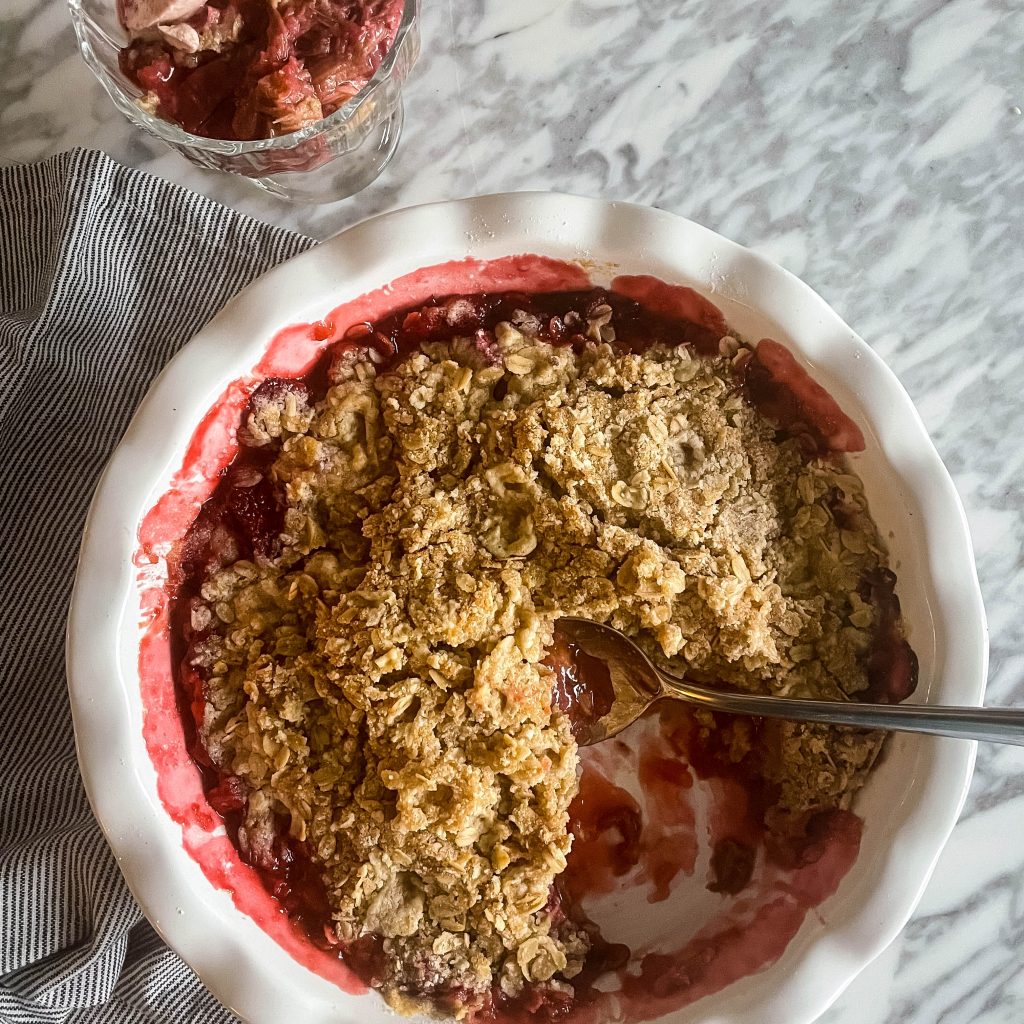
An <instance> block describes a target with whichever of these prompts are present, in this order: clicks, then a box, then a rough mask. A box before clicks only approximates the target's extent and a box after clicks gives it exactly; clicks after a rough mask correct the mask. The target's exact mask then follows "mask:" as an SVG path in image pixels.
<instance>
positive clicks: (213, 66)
mask: <svg viewBox="0 0 1024 1024" xmlns="http://www.w3.org/2000/svg"><path fill="white" fill-rule="evenodd" d="M404 9H405V0H119V4H118V10H119V14H120V18H121V23H122V25H123V26H124V28H125V29H126V30H127V31H128V33H129V35H130V37H131V42H130V43H129V44H128V45H127V46H126V47H125V48H124V49H123V50H122V51H121V55H120V64H121V70H122V72H124V74H125V75H126V76H127V77H128V78H129V79H131V81H133V82H134V83H135V84H136V85H138V86H139V88H140V89H142V90H143V99H142V101H141V102H142V105H143V106H144V107H145V108H146V109H148V110H149V111H150V113H153V114H156V115H158V116H160V117H162V118H165V119H166V120H168V121H174V122H176V123H177V124H179V125H181V127H182V128H184V129H185V130H186V131H189V132H192V133H193V134H196V135H204V136H206V137H208V138H213V139H237V140H240V141H246V140H250V139H270V138H274V137H276V136H278V135H287V134H288V133H289V132H294V131H298V130H299V129H300V128H305V127H306V126H307V125H311V124H315V123H316V122H317V121H319V120H320V119H321V118H324V117H327V115H329V114H333V113H334V111H336V110H337V109H338V108H339V107H342V106H344V104H345V103H346V102H348V100H350V99H351V98H352V97H353V96H355V94H356V93H357V92H359V90H360V89H361V88H362V87H363V86H364V85H365V84H366V83H367V82H368V81H369V80H370V78H372V77H373V74H374V72H375V71H376V70H377V68H378V67H380V65H381V62H382V61H383V60H384V57H385V55H386V54H387V52H388V50H389V49H390V48H391V44H392V43H393V42H394V39H395V36H396V34H397V32H398V26H399V24H400V22H401V20H402V12H403V10H404Z"/></svg>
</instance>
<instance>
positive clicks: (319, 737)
mask: <svg viewBox="0 0 1024 1024" xmlns="http://www.w3.org/2000/svg"><path fill="white" fill-rule="evenodd" d="M515 320H516V323H515V325H513V324H512V323H502V324H499V325H498V327H497V329H496V330H495V332H494V342H493V347H492V349H491V350H490V351H483V350H482V349H481V347H480V345H478V344H474V343H473V341H472V339H456V340H454V341H451V342H430V343H425V344H424V345H423V346H422V350H421V351H419V352H416V353H414V354H413V355H411V356H410V357H409V358H407V359H406V360H404V361H403V362H401V363H399V364H398V365H397V366H396V367H395V368H394V369H391V370H389V371H388V372H386V373H379V372H378V370H377V365H376V362H375V360H374V359H372V358H370V356H369V355H368V354H367V353H366V352H365V351H363V352H356V351H352V352H349V353H347V355H346V356H345V357H343V358H342V359H341V360H339V361H337V362H336V363H335V365H334V367H333V370H332V383H331V386H330V389H329V390H328V392H327V395H326V398H325V399H324V400H323V401H320V402H317V403H315V404H310V401H309V400H308V399H307V397H306V394H305V393H304V392H302V391H301V390H289V389H287V388H285V389H281V390H279V391H277V392H276V393H273V392H272V393H269V394H268V395H267V396H266V397H265V398H262V399H261V400H259V401H258V402H257V403H256V404H255V407H254V408H253V409H252V410H251V411H250V414H249V415H248V417H247V420H246V422H245V423H244V424H243V427H242V431H241V435H240V437H241V440H242V441H243V443H244V444H246V445H248V446H249V447H255V448H266V449H267V450H271V451H273V452H276V456H275V457H274V459H273V461H272V463H270V464H269V466H268V468H267V470H266V471H265V472H266V474H267V475H268V476H269V477H270V478H271V479H272V480H274V481H275V482H276V483H277V484H279V485H280V486H282V487H283V489H284V494H285V496H286V511H285V518H284V530H283V533H282V535H281V538H280V541H281V543H280V552H279V554H277V555H276V556H275V557H273V558H257V559H256V560H254V561H249V560H240V561H237V562H235V563H234V564H231V565H229V566H228V567H226V568H223V569H221V570H219V571H216V572H214V573H213V574H212V575H210V576H209V578H207V579H206V580H205V581H204V582H203V584H202V587H201V592H200V594H199V595H198V596H197V597H195V598H193V599H192V602H191V620H192V622H191V625H192V628H193V630H195V631H196V634H197V635H198V636H199V637H201V639H200V640H198V641H196V642H194V644H193V646H192V648H191V658H192V661H193V663H194V665H195V666H196V668H197V669H198V671H199V672H200V673H201V674H202V676H203V678H204V679H205V680H206V684H205V692H206V698H207V703H206V707H205V713H204V719H203V724H202V728H201V734H202V736H201V738H202V740H203V742H204V744H205V746H206V748H207V750H208V752H209V754H210V756H211V758H212V760H213V761H214V763H215V764H216V765H217V766H218V767H219V768H220V769H221V770H222V771H224V772H225V773H228V774H230V775H233V776H237V777H238V778H239V779H240V780H242V783H243V784H244V786H245V788H246V790H247V793H248V806H247V810H246V813H245V820H244V823H243V825H242V827H241V828H240V830H239V842H240V844H241V846H242V849H243V852H244V853H247V854H248V855H249V856H251V857H254V858H256V859H257V860H258V858H259V856H260V853H261V850H265V849H267V848H269V846H270V844H271V843H272V842H273V840H274V837H275V835H276V834H277V828H278V825H277V822H278V821H279V820H280V819H281V818H282V817H283V818H284V820H285V821H286V822H287V823H288V828H289V830H290V834H291V836H292V837H293V838H294V839H295V840H298V841H303V842H305V843H306V844H307V845H308V849H309V850H310V851H311V855H312V857H313V858H314V860H315V862H316V864H317V865H319V867H320V870H321V872H322V875H323V878H324V881H325V884H326V888H327V897H328V900H329V903H330V907H331V910H332V914H333V921H334V925H333V929H334V933H335V936H336V938H337V940H338V941H339V942H340V943H342V944H344V943H350V942H352V941H354V940H356V939H357V938H359V937H360V936H363V935H367V934H371V933H376V934H378V935H380V936H383V938H384V944H383V954H384V962H385V976H384V978H383V979H382V983H381V989H382V991H383V992H384V994H385V996H386V997H387V998H388V999H389V1001H390V1002H391V1003H392V1004H393V1005H395V1006H396V1007H397V1008H399V1009H402V1010H411V1009H416V1008H418V1007H420V1008H421V1000H422V999H423V998H424V997H429V996H430V995H431V994H432V993H439V992H452V991H457V992H459V993H460V998H461V1001H462V1005H463V1009H464V1011H465V1010H470V1009H472V1008H473V1006H474V1005H476V1006H478V1005H480V1003H481V1001H482V1000H483V998H484V997H485V995H486V993H488V992H489V991H490V990H491V988H492V986H493V985H494V984H495V983H497V984H498V985H500V987H501V989H502V991H504V992H505V993H507V994H509V995H515V994H517V993H519V992H520V991H522V990H523V988H524V987H525V986H528V985H530V984H534V983H539V982H545V983H548V984H549V985H550V986H554V987H561V988H563V989H566V990H568V988H567V987H568V986H571V985H572V979H573V977H574V976H575V975H577V974H578V973H579V971H580V970H581V968H582V965H583V961H584V959H585V957H586V954H587V950H588V945H589V939H588V936H587V933H586V932H585V931H583V930H582V929H581V928H579V927H577V926H576V925H574V924H573V923H571V922H570V921H566V920H564V919H561V918H560V917H559V916H558V915H556V914H554V913H553V912H552V909H551V906H550V904H549V893H550V891H551V888H552V884H553V882H554V880H555V878H556V876H557V875H558V874H559V873H560V872H561V871H562V870H563V869H564V868H565V865H566V855H567V854H568V852H569V849H570V844H571V836H570V834H569V832H568V831H567V821H568V815H567V809H568V806H569V803H570V801H571V800H572V798H573V796H574V794H575V792H576V788H577V761H578V759H577V750H576V745H575V742H574V740H573V738H572V735H571V732H570V729H569V723H568V721H567V719H566V717H565V715H564V714H563V713H562V712H561V711H559V710H558V708H553V707H552V700H551V693H552V679H553V676H552V670H551V669H550V668H549V667H548V666H547V665H546V664H545V663H544V658H545V652H546V650H547V649H548V648H549V646H550V645H551V643H552V635H553V625H554V622H555V620H556V619H557V618H559V617H560V616H561V615H564V614H573V615H584V616H588V617H591V618H594V619H598V620H601V621H607V622H610V623H611V624H612V625H614V626H616V627H617V628H619V629H621V630H623V631H624V632H626V633H627V634H629V635H630V636H633V637H636V638H637V639H639V641H640V642H641V643H642V644H643V646H644V647H645V648H646V649H647V650H648V651H649V652H650V653H651V654H652V655H653V656H655V657H657V658H661V659H663V660H665V659H682V662H683V664H684V665H685V666H686V667H687V669H688V670H690V671H693V672H695V673H706V674H707V676H708V678H711V679H717V680H721V681H724V682H726V683H729V684H732V685H734V686H738V687H741V688H745V689H749V690H754V691H759V692H766V693H772V694H789V695H795V696H811V697H823V698H832V699H844V698H848V697H852V696H853V695H855V694H856V693H857V692H859V691H862V690H864V689H865V688H866V687H867V685H868V682H867V675H866V670H865V657H866V654H867V652H868V647H869V643H870V640H871V636H872V630H873V629H874V628H875V627H876V626H877V617H878V615H879V611H878V609H877V608H876V607H875V606H874V605H873V604H872V603H871V602H870V601H868V600H866V599H865V597H864V590H863V586H862V581H863V580H864V578H865V577H866V576H869V575H870V574H871V573H873V572H877V571H878V570H879V569H880V568H881V567H884V566H885V558H886V556H885V551H884V547H883V544H882V542H881V540H880V539H879V536H878V533H877V531H876V529H875V527H874V525H873V524H872V522H871V520H870V518H869V517H868V515H867V510H866V505H865V500H864V496H863V491H862V488H861V484H860V481H859V480H858V479H857V477H856V476H854V475H853V474H852V473H851V472H849V471H848V470H847V469H846V468H845V467H844V465H843V463H842V460H841V459H838V458H832V459H820V458H815V459H811V460H810V461H809V460H808V458H807V455H806V452H805V451H803V450H802V449H801V447H800V445H799V443H798V442H797V441H796V440H792V439H790V440H786V439H782V438H780V437H779V436H778V435H777V432H776V430H775V429H773V427H772V426H770V425H769V424H768V423H767V422H766V421H765V420H764V419H763V418H762V417H761V416H760V415H759V414H758V413H757V412H756V411H755V409H754V408H753V407H752V406H751V405H750V404H749V403H748V402H747V401H746V400H745V398H744V397H743V395H742V394H741V393H740V391H739V390H738V388H737V386H736V381H735V376H734V365H735V364H737V363H738V362H740V361H742V360H743V359H745V358H747V357H748V356H749V350H748V349H747V348H746V347H745V346H743V345H742V344H741V343H740V342H739V341H738V340H737V339H735V338H732V337H726V338H723V339H722V342H721V346H720V349H721V351H720V355H718V356H717V357H715V358H701V357H698V356H696V355H694V354H693V353H692V352H691V351H690V350H689V349H687V348H667V347H655V348H652V349H649V350H647V351H646V352H643V353H642V354H635V353H633V354H631V353H624V352H622V351H620V350H619V349H617V348H616V347H615V346H614V345H613V344H611V342H613V340H614V322H613V321H612V317H611V310H610V309H608V308H607V307H604V308H599V309H597V310H596V311H594V315H593V316H592V317H591V319H590V321H589V324H588V333H589V336H590V337H591V339H592V340H593V344H592V345H591V346H588V347H587V348H586V349H584V350H583V351H578V352H577V351H574V350H573V349H572V348H571V347H555V346H552V345H550V344H548V343H547V342H545V341H541V340H539V339H538V337H537V332H536V327H537V325H536V322H535V321H534V320H533V319H532V318H531V317H530V316H529V315H525V314H524V315H522V316H518V317H516V318H515ZM259 479H260V475H259V473H256V472H255V471H254V479H253V484H254V485H255V484H257V483H258V481H259ZM840 524H841V525H840ZM706 724H707V727H708V728H712V727H713V726H712V720H711V719H710V718H708V719H707V721H706ZM773 735H774V736H775V737H776V742H775V743H774V745H773V751H772V752H771V754H770V755H766V756H765V759H764V772H765V774H766V776H767V777H768V778H769V779H771V780H773V781H774V782H776V783H778V785H779V787H780V796H779V802H778V808H779V812H780V813H781V814H783V815H785V814H799V813H800V812H804V811H807V810H808V809H813V808H816V807H822V806H846V805H847V804H848V803H849V800H850V798H851V796H852V795H853V793H854V791H855V790H856V789H857V787H858V786H859V784H860V782H861V781H862V779H863V777H864V775H865V773H866V772H867V770H868V769H869V768H870V765H871V763H872V761H873V759H874V757H875V755H876V753H877V751H878V747H879V744H880V739H879V737H878V736H877V735H872V734H865V733H858V732H853V731H848V730H847V731H844V730H838V729H830V728H825V727H811V726H801V725H795V724H787V725H783V726H779V727H778V729H777V730H776V731H775V732H774V733H773ZM730 742H732V743H733V744H734V745H735V746H736V748H737V753H736V756H737V759H738V758H739V757H740V756H742V754H743V753H744V752H745V751H747V750H749V748H750V744H751V743H752V742H754V741H753V740H752V739H751V737H750V735H749V729H747V728H746V723H742V722H738V723H737V724H736V726H735V727H734V729H733V733H732V736H731V740H730Z"/></svg>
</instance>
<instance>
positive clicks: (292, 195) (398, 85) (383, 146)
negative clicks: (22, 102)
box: [68, 0, 420, 203]
mask: <svg viewBox="0 0 1024 1024" xmlns="http://www.w3.org/2000/svg"><path fill="white" fill-rule="evenodd" d="M68 5H69V8H70V10H71V17H72V22H73V24H74V27H75V34H76V36H77V38H78V44H79V49H80V50H81V53H82V56H83V57H84V59H85V61H86V63H87V64H88V65H89V67H90V68H91V69H92V71H93V73H94V74H95V75H96V77H97V78H98V79H99V81H100V83H101V84H102V85H103V87H104V89H105V90H106V92H107V94H108V95H109V96H110V98H111V99H112V100H113V101H114V104H115V105H116V106H117V108H118V109H119V110H120V111H121V112H122V113H123V114H124V115H125V116H126V117H127V118H128V119H129V120H130V121H131V122H132V123H133V124H135V125H136V126H137V127H139V128H141V129H142V130H143V131H145V132H147V133H148V134H150V135H153V136H155V137H156V138H158V139H160V140H161V141H163V142H164V143H166V144H167V145H168V146H170V147H171V148H172V149H174V150H176V151H177V152H179V153H181V154H182V156H184V157H186V159H188V160H190V161H191V162H192V163H194V164H196V165H198V166H199V167H204V168H207V169H210V170H216V171H223V172H225V173H228V174H235V175H238V176H240V177H243V178H245V179H247V180H249V181H251V182H252V183H253V184H254V185H256V186H257V187H259V188H262V189H264V190H265V191H267V192H270V193H272V194H274V195H277V196H280V197H281V198H283V199H287V200H292V201H295V202H310V203H325V202H334V201H336V200H339V199H344V198H346V197H348V196H351V195H354V194H355V193H356V192H358V191H360V190H361V189H363V188H365V187H366V186H367V185H368V184H370V182H372V181H373V180H374V179H375V178H377V176H378V175H379V174H380V173H381V171H382V170H383V169H384V168H385V167H386V166H387V164H388V162H389V161H390V159H391V157H392V156H393V155H394V153H395V150H396V148H397V146H398V140H399V137H400V135H401V130H402V121H403V107H402V85H403V84H404V82H405V80H406V78H407V77H408V75H409V72H410V70H411V69H412V67H413V65H414V64H415V61H416V58H417V56H418V55H419V46H420V39H419V0H405V2H404V5H403V10H402V14H401V20H400V22H399V24H398V26H397V31H396V32H395V35H394V40H393V42H392V44H391V46H390V48H389V49H388V50H387V52H386V54H385V55H384V57H383V60H382V61H381V62H380V65H379V66H378V67H377V68H376V71H374V73H373V74H372V76H371V77H369V79H368V80H367V81H366V83H365V84H364V85H362V87H361V88H359V90H358V91H357V92H356V93H355V95H353V96H352V97H351V98H350V99H349V100H347V102H345V103H344V104H343V105H342V106H340V107H339V108H338V109H336V110H334V111H333V113H330V114H329V115H328V116H326V117H323V118H321V119H319V120H316V121H313V122H312V123H309V124H306V125H305V126H304V127H301V128H300V129H299V130H297V131H293V132H289V133H287V134H282V135H278V136H276V137H274V138H253V139H248V140H244V141H243V140H237V139H232V138H209V137H206V135H202V134H196V133H194V132H192V131H187V130H186V129H185V128H183V127H181V125H180V124H177V123H175V122H174V121H172V120H169V119H167V118H166V117H163V116H159V114H158V113H157V112H156V111H155V110H154V109H153V104H152V102H150V99H151V95H152V94H149V95H147V92H146V90H145V89H143V88H141V87H140V86H139V85H138V84H136V82H134V81H132V80H131V79H130V78H129V77H128V76H127V75H126V74H125V73H124V70H123V64H122V62H121V60H120V58H121V54H122V51H123V50H124V49H125V47H126V46H127V45H128V44H129V42H130V41H131V40H130V34H129V32H128V31H127V30H126V29H125V27H124V25H123V21H122V15H121V14H120V13H119V4H118V2H117V0H68ZM151 35H153V36H154V37H156V26H155V25H154V26H153V27H152V31H151ZM156 38H159V37H156Z"/></svg>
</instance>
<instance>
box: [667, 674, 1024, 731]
mask: <svg viewBox="0 0 1024 1024" xmlns="http://www.w3.org/2000/svg"><path fill="white" fill-rule="evenodd" d="M659 675H660V676H661V678H662V681H663V684H664V687H665V690H664V692H665V696H668V697H671V696H678V697H680V698H682V699H683V700H686V701H688V702H690V703H691V704H695V705H698V706H700V707H705V708H708V709H710V710H712V711H728V712H733V713H735V714H740V715H760V716H761V717H762V718H788V719H791V720H793V721H798V722H822V723H825V724H828V725H852V726H856V727H859V728H863V729H888V730H891V731H894V732H924V733H929V734H931V735H933V736H954V737H956V738H958V739H965V740H986V741H988V742H990V743H1011V744H1014V745H1015V746H1024V710H1021V709H1019V708H971V707H943V706H941V705H928V704H861V703H859V702H857V701H849V702H847V701H835V700H796V699H793V698H790V697H762V696H755V695H751V694H745V693H723V692H721V691H719V690H712V689H710V688H708V687H705V686H698V685H697V684H695V683H690V682H685V681H683V680H681V679H676V678H674V677H673V676H670V675H668V674H666V673H664V672H659Z"/></svg>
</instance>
